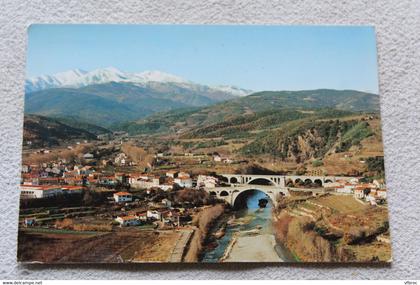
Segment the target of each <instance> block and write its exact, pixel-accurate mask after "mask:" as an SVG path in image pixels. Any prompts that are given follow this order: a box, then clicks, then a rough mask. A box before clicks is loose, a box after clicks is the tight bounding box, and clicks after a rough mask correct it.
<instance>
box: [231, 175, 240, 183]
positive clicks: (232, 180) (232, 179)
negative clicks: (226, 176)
mask: <svg viewBox="0 0 420 285" xmlns="http://www.w3.org/2000/svg"><path fill="white" fill-rule="evenodd" d="M229 182H230V183H232V184H236V183H239V181H238V178H236V177H231V178H230V181H229Z"/></svg>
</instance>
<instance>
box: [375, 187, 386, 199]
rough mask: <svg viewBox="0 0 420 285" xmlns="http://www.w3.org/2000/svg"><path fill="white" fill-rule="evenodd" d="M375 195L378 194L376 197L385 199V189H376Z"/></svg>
mask: <svg viewBox="0 0 420 285" xmlns="http://www.w3.org/2000/svg"><path fill="white" fill-rule="evenodd" d="M376 196H378V198H382V199H386V189H378V190H376Z"/></svg>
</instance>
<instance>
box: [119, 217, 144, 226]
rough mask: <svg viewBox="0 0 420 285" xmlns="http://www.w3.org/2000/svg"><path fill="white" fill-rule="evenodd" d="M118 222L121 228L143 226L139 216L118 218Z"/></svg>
mask: <svg viewBox="0 0 420 285" xmlns="http://www.w3.org/2000/svg"><path fill="white" fill-rule="evenodd" d="M115 221H116V222H118V223H119V224H120V226H124V227H127V226H138V225H140V224H141V221H140V219H139V217H137V216H123V217H117V218H116V219H115Z"/></svg>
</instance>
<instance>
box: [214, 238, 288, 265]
mask: <svg viewBox="0 0 420 285" xmlns="http://www.w3.org/2000/svg"><path fill="white" fill-rule="evenodd" d="M276 244H277V243H276V239H275V237H274V235H272V234H251V235H249V234H242V233H238V235H235V236H234V237H233V239H232V241H231V244H230V245H229V246H228V248H227V249H226V252H225V256H224V257H223V258H222V259H221V260H220V261H221V262H282V261H284V260H282V259H281V258H280V257H279V255H278V254H277V252H276V250H275V246H276Z"/></svg>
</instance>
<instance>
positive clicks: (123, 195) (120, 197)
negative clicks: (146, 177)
mask: <svg viewBox="0 0 420 285" xmlns="http://www.w3.org/2000/svg"><path fill="white" fill-rule="evenodd" d="M114 200H115V202H117V203H121V202H131V201H133V195H131V193H128V192H117V193H114Z"/></svg>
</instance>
